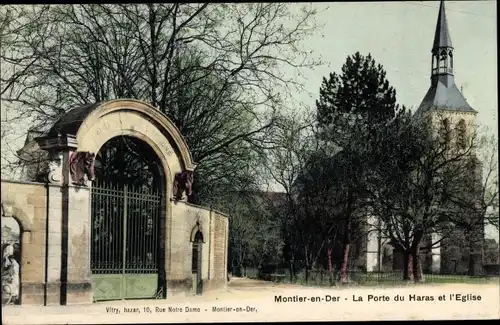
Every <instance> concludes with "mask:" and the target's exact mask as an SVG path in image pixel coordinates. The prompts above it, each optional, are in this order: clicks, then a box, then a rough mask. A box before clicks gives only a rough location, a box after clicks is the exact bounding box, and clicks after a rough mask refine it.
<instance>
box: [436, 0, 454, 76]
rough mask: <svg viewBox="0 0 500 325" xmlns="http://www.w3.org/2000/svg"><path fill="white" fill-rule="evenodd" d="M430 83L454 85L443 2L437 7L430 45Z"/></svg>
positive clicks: (451, 54) (450, 47)
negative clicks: (436, 16) (433, 32)
mask: <svg viewBox="0 0 500 325" xmlns="http://www.w3.org/2000/svg"><path fill="white" fill-rule="evenodd" d="M431 53H432V70H431V79H432V83H436V82H441V83H443V84H445V85H446V86H449V85H451V84H452V83H454V80H453V46H452V44H451V37H450V33H449V31H448V21H447V20H446V12H445V8H444V1H441V5H440V6H439V15H438V20H437V24H436V32H435V34H434V43H433V45H432V51H431Z"/></svg>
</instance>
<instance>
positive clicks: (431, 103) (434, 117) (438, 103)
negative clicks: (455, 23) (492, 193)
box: [415, 1, 484, 273]
mask: <svg viewBox="0 0 500 325" xmlns="http://www.w3.org/2000/svg"><path fill="white" fill-rule="evenodd" d="M453 50H454V49H453V45H452V42H451V37H450V31H449V29H448V21H447V19H446V12H445V4H444V1H441V4H440V6H439V14H438V19H437V24H436V30H435V34H434V42H433V44H432V51H431V85H430V88H429V90H428V91H427V94H426V95H425V97H424V99H423V100H422V103H421V104H420V106H419V107H418V109H417V111H416V113H415V117H417V118H422V117H423V118H425V119H430V121H431V122H432V125H433V127H434V130H435V132H436V133H435V134H436V135H437V136H438V137H439V138H440V139H441V140H442V141H443V142H441V143H443V144H445V145H446V146H447V148H448V149H451V150H457V151H456V152H460V151H461V150H470V153H469V154H468V155H467V158H465V159H467V160H469V159H470V161H471V162H472V164H471V170H470V173H469V176H470V177H471V178H470V180H471V182H472V183H471V185H472V186H471V189H472V191H471V195H473V196H475V195H477V193H479V192H478V191H479V190H480V187H481V182H482V181H481V179H482V176H481V171H482V165H481V163H480V162H479V161H478V160H477V157H476V153H475V150H474V149H473V148H474V138H475V135H476V115H477V112H476V111H475V110H474V109H473V108H472V107H471V106H470V105H469V104H468V103H467V100H466V99H465V98H464V96H463V95H462V93H461V91H460V90H459V89H458V87H457V85H456V83H455V66H454V63H455V62H454V51H453ZM470 217H471V218H472V216H470ZM477 217H479V218H481V216H477ZM481 225H482V224H481V222H478V226H475V227H474V228H475V229H474V230H471V231H469V232H468V234H469V235H468V236H466V233H467V232H464V231H462V230H460V229H456V230H454V231H453V234H452V235H450V236H449V237H447V238H445V239H443V241H442V244H441V247H440V248H433V249H432V251H431V252H430V254H431V256H428V261H429V262H430V264H431V265H430V268H429V269H430V270H431V271H432V272H433V273H434V272H440V273H456V272H460V273H461V272H464V271H466V270H469V271H470V270H471V269H473V268H474V269H476V271H474V273H478V272H480V271H477V270H478V269H479V268H480V263H481V262H480V255H481V256H482V240H483V238H484V226H482V227H481ZM432 237H433V238H432V239H431V238H428V239H427V240H432V242H436V241H437V240H438V239H439V238H437V237H438V236H437V235H433V236H432ZM468 241H471V243H474V244H471V245H469V244H470V243H469V242H468ZM473 246H474V248H471V247H473ZM465 256H468V258H466V260H468V262H466V263H465V265H464V261H465V260H464V257H465ZM473 264H474V265H473Z"/></svg>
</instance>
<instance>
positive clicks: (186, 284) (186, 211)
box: [167, 202, 229, 295]
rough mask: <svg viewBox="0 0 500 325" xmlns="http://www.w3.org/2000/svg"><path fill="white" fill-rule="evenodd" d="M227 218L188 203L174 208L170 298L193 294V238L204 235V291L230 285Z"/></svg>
mask: <svg viewBox="0 0 500 325" xmlns="http://www.w3.org/2000/svg"><path fill="white" fill-rule="evenodd" d="M228 225H229V223H228V220H227V217H226V216H224V215H222V214H220V213H219V212H216V211H211V210H209V209H206V208H203V207H199V206H196V205H192V204H187V203H185V202H177V203H174V204H173V205H172V223H171V225H170V229H171V231H168V233H169V235H170V236H171V237H170V238H171V240H170V243H171V248H170V256H169V257H167V261H168V262H167V295H178V294H186V293H189V292H192V288H193V283H192V271H191V262H192V249H193V243H192V237H193V236H194V234H195V233H196V231H198V230H200V231H201V232H202V234H203V241H204V242H203V244H202V255H203V257H202V267H201V269H202V279H203V289H204V291H207V290H213V289H217V288H223V287H225V285H226V282H227V271H226V270H227V238H228Z"/></svg>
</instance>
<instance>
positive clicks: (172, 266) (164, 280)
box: [1, 99, 228, 305]
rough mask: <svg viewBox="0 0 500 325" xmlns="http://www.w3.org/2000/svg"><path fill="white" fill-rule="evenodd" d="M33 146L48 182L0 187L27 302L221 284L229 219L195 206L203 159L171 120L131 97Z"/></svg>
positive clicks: (71, 114)
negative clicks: (15, 231)
mask: <svg viewBox="0 0 500 325" xmlns="http://www.w3.org/2000/svg"><path fill="white" fill-rule="evenodd" d="M32 142H35V143H36V145H37V146H38V148H39V149H40V150H41V151H44V152H46V156H47V157H48V158H47V161H46V165H45V166H46V167H48V168H45V171H44V175H45V182H17V181H9V180H2V183H1V186H2V191H1V195H2V196H1V202H2V212H3V213H2V219H4V218H13V219H15V220H17V222H18V223H19V226H20V227H19V228H20V239H19V242H20V247H21V249H20V252H21V253H20V263H19V264H20V292H19V298H20V299H19V302H20V303H21V304H36V305H57V304H62V305H66V304H68V305H69V304H86V303H92V302H94V301H101V300H115V299H133V298H156V299H165V298H168V297H169V296H170V295H191V294H203V292H205V291H207V290H214V289H222V288H225V286H226V282H227V247H228V219H227V217H226V216H225V215H223V214H222V213H220V212H217V211H213V210H211V209H206V208H203V207H199V206H195V205H192V204H190V203H188V202H187V199H186V198H187V196H189V195H190V194H191V193H190V192H191V184H192V182H193V178H192V175H193V171H194V169H195V168H196V164H195V163H194V162H193V160H192V157H191V153H190V151H189V149H188V146H187V144H186V142H185V140H184V138H183V137H182V135H181V134H180V133H179V130H178V129H177V128H176V127H175V125H174V124H173V123H172V122H171V121H170V120H169V119H168V118H167V117H166V116H165V115H164V114H162V113H161V112H159V111H158V110H157V109H155V108H154V107H151V106H150V105H148V104H145V103H143V102H140V101H136V100H129V99H126V100H112V101H108V102H103V103H97V104H92V105H86V106H82V107H77V108H74V109H71V110H70V111H68V112H67V113H66V114H65V115H64V116H62V117H61V118H60V119H59V120H58V121H57V122H56V123H55V124H54V125H53V126H52V128H51V129H50V131H49V132H47V133H46V134H44V135H43V136H40V137H37V138H36V139H34V140H32ZM124 162H126V163H124ZM39 174H40V173H39ZM35 180H40V177H39V175H37V178H36V179H33V181H35ZM194 181H196V179H194ZM4 212H5V213H4Z"/></svg>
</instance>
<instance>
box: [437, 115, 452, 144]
mask: <svg viewBox="0 0 500 325" xmlns="http://www.w3.org/2000/svg"><path fill="white" fill-rule="evenodd" d="M439 138H440V140H441V142H442V143H443V144H445V145H448V144H449V143H450V140H451V134H450V121H449V120H448V119H447V118H445V119H444V120H442V121H441V126H440V128H439Z"/></svg>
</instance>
